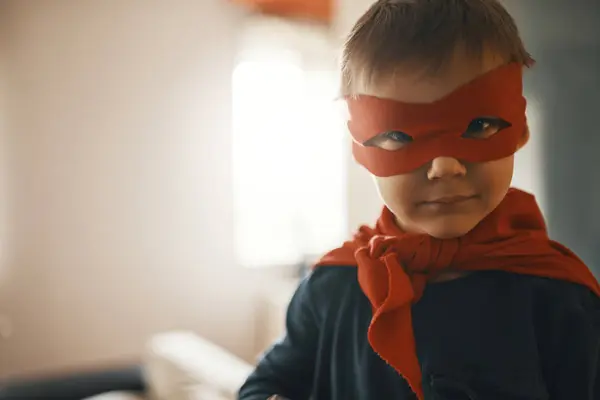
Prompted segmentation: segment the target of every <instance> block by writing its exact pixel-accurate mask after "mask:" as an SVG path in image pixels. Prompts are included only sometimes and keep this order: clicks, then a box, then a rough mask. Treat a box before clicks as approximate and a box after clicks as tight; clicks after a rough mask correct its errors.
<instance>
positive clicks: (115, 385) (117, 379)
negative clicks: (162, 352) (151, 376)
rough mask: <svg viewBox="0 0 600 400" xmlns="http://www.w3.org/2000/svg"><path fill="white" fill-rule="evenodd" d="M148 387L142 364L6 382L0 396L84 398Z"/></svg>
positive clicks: (3, 399)
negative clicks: (140, 365)
mask: <svg viewBox="0 0 600 400" xmlns="http://www.w3.org/2000/svg"><path fill="white" fill-rule="evenodd" d="M145 389H146V385H145V383H144V378H143V372H142V368H141V367H139V366H132V367H125V368H118V369H110V370H102V371H94V372H83V373H78V374H70V375H65V376H58V377H53V378H46V379H37V380H22V381H18V382H16V381H15V382H7V383H5V384H2V386H0V400H46V399H48V400H50V399H51V400H57V399H60V400H81V399H85V398H86V397H91V396H96V395H99V394H102V393H106V392H111V391H128V392H135V393H143V392H144V391H145Z"/></svg>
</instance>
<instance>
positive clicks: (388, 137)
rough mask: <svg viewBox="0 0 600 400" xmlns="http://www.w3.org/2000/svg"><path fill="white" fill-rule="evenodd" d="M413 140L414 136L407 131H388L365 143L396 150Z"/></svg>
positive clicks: (365, 144)
mask: <svg viewBox="0 0 600 400" xmlns="http://www.w3.org/2000/svg"><path fill="white" fill-rule="evenodd" d="M412 141H413V138H412V136H410V135H408V134H407V133H404V132H402V131H387V132H384V133H380V134H379V135H377V136H375V137H374V138H371V139H369V140H367V141H366V142H364V143H363V145H364V146H369V147H378V148H380V149H384V150H390V151H394V150H399V149H401V148H403V147H404V146H406V145H407V144H409V143H411V142H412Z"/></svg>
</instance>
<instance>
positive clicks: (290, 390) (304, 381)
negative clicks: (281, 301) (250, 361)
mask: <svg viewBox="0 0 600 400" xmlns="http://www.w3.org/2000/svg"><path fill="white" fill-rule="evenodd" d="M311 292H312V279H311V277H310V276H309V277H308V278H306V279H305V280H303V281H302V283H301V284H300V285H299V287H298V289H297V290H296V292H295V294H294V296H293V297H292V300H291V301H290V304H289V306H288V310H287V314H286V333H285V335H284V337H283V338H282V339H281V340H280V341H278V342H277V343H275V345H273V346H272V347H271V349H270V350H268V351H267V352H266V353H265V354H264V356H263V357H262V359H261V360H260V361H259V363H258V365H257V367H256V369H255V370H254V371H253V372H252V374H251V375H250V377H249V378H248V379H247V380H246V382H245V383H244V385H243V386H242V388H241V389H240V391H239V394H238V400H266V399H268V398H269V397H270V396H272V395H279V396H282V397H285V398H288V399H293V400H303V399H308V398H309V397H310V394H311V392H312V384H313V373H314V369H315V360H316V356H317V351H318V341H319V321H318V316H317V314H316V313H315V308H314V306H313V300H314V299H313V296H312V293H311Z"/></svg>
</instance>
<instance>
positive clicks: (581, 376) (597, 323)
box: [538, 284, 600, 400]
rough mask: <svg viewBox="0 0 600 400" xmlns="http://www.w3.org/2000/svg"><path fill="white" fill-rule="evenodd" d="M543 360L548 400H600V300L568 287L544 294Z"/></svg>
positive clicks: (586, 291) (573, 286)
mask: <svg viewBox="0 0 600 400" xmlns="http://www.w3.org/2000/svg"><path fill="white" fill-rule="evenodd" d="M548 303H550V304H552V303H553V306H550V307H544V308H545V310H544V312H543V313H542V314H544V315H545V321H546V324H542V325H541V327H542V328H543V331H542V332H539V333H538V335H539V336H541V337H542V338H543V339H542V340H541V345H542V346H543V347H542V351H543V354H542V359H543V360H545V361H544V371H545V381H546V386H547V388H548V394H549V399H550V400H572V399H578V400H598V399H600V299H599V298H598V296H596V295H595V294H593V293H592V292H591V291H590V290H588V289H587V288H584V287H581V286H578V285H574V284H568V286H563V287H562V288H560V289H558V290H552V291H550V292H549V293H547V296H546V305H548Z"/></svg>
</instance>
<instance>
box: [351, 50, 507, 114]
mask: <svg viewBox="0 0 600 400" xmlns="http://www.w3.org/2000/svg"><path fill="white" fill-rule="evenodd" d="M504 63H505V60H504V59H503V58H502V57H498V56H496V55H495V54H493V53H490V54H484V55H482V57H481V58H480V59H477V58H473V57H467V56H464V55H463V57H460V55H458V56H457V57H454V58H453V59H452V60H451V62H449V63H448V64H446V65H444V66H443V67H442V68H440V69H439V70H437V71H436V72H434V73H432V72H430V70H429V67H428V66H427V65H423V64H421V65H418V64H417V65H414V64H413V65H406V66H399V67H398V68H395V69H394V71H393V72H391V73H387V74H384V75H382V76H379V77H377V78H378V79H374V80H372V81H371V82H367V81H366V80H364V79H361V78H360V77H357V79H355V81H354V83H355V85H354V88H353V89H354V94H364V95H370V96H375V97H380V98H386V99H391V100H396V101H400V102H405V103H431V102H434V101H437V100H439V99H441V98H443V97H445V96H446V95H448V94H449V93H451V92H453V91H455V90H456V89H458V88H459V87H461V86H463V85H465V84H466V83H468V82H470V81H472V80H474V79H476V78H477V77H479V76H481V75H483V74H485V73H487V72H489V71H491V70H493V69H495V68H497V67H499V66H501V65H503V64H504Z"/></svg>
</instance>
